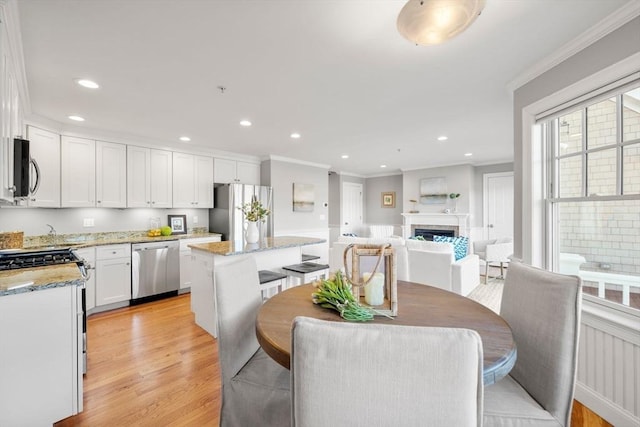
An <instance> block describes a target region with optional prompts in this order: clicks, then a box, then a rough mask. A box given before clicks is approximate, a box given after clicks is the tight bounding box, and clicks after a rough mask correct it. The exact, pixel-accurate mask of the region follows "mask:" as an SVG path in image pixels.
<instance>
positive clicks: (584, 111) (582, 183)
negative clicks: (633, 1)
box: [540, 81, 640, 309]
mask: <svg viewBox="0 0 640 427" xmlns="http://www.w3.org/2000/svg"><path fill="white" fill-rule="evenodd" d="M540 129H541V130H542V140H543V143H544V147H545V152H546V153H547V155H546V158H547V174H546V177H547V184H548V185H547V186H546V188H547V197H546V202H547V210H546V211H547V224H549V228H550V230H549V232H550V233H549V235H550V236H551V238H550V240H549V243H548V245H549V247H548V252H549V253H550V254H551V262H552V268H553V270H554V271H559V272H561V273H566V274H577V275H580V276H581V277H582V279H583V281H584V293H585V294H592V295H595V296H598V297H600V298H605V299H608V300H611V301H614V302H617V303H621V304H624V305H627V306H631V307H634V308H637V309H640V84H639V83H638V82H637V81H636V82H634V83H632V84H631V85H628V86H627V87H625V88H621V89H618V90H616V91H613V92H609V93H607V94H606V95H605V96H604V97H602V96H601V97H599V98H597V99H592V100H590V101H583V102H582V103H581V104H580V105H576V106H574V107H569V108H565V109H564V110H562V111H561V112H560V113H558V114H557V115H556V116H554V117H552V118H546V119H544V121H543V122H542V123H541V126H540Z"/></svg>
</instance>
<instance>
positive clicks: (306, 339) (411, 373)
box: [291, 317, 483, 427]
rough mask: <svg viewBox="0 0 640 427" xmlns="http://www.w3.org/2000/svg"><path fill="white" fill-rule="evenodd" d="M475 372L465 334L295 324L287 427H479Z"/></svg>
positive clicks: (478, 369)
mask: <svg viewBox="0 0 640 427" xmlns="http://www.w3.org/2000/svg"><path fill="white" fill-rule="evenodd" d="M482 367H483V356H482V342H481V340H480V336H479V335H478V333H477V332H475V331H472V330H469V329H454V328H424V327H416V326H400V325H397V326H396V325H384V324H354V323H343V322H330V321H324V320H318V319H311V318H307V317H296V318H295V319H294V322H293V327H292V353H291V398H292V425H293V426H297V427H325V426H326V427H333V426H337V425H341V426H346V425H351V426H373V427H376V426H380V427H382V426H403V427H411V426H430V427H438V426H442V427H450V426H458V427H464V426H481V425H482V397H483V384H482Z"/></svg>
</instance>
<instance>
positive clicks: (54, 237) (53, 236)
mask: <svg viewBox="0 0 640 427" xmlns="http://www.w3.org/2000/svg"><path fill="white" fill-rule="evenodd" d="M47 226H48V227H49V233H48V234H49V239H50V240H51V244H52V245H54V246H55V245H56V244H57V240H58V239H57V237H58V232H57V231H56V229H55V228H53V225H51V224H47Z"/></svg>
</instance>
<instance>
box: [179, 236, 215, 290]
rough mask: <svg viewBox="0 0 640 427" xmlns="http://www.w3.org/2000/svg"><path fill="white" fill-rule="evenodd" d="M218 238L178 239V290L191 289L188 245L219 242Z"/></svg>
mask: <svg viewBox="0 0 640 427" xmlns="http://www.w3.org/2000/svg"><path fill="white" fill-rule="evenodd" d="M220 240H221V239H220V236H212V237H194V238H191V239H180V289H187V288H190V287H191V272H192V271H193V268H194V265H193V262H194V261H193V258H192V256H191V248H190V247H189V245H193V244H195V243H209V242H219V241H220Z"/></svg>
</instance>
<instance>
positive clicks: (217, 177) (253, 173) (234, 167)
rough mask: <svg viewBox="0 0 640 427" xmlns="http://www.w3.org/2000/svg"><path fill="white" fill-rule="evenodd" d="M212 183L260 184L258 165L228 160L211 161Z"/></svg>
mask: <svg viewBox="0 0 640 427" xmlns="http://www.w3.org/2000/svg"><path fill="white" fill-rule="evenodd" d="M213 171H214V177H213V181H214V182H215V183H218V184H232V183H239V184H254V185H259V184H260V165H258V164H255V163H248V162H238V161H236V160H229V159H218V158H216V159H213Z"/></svg>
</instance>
